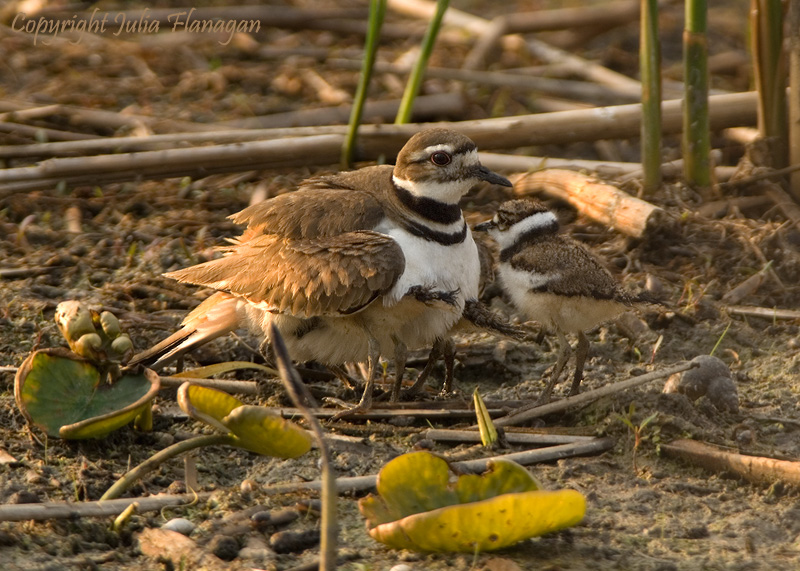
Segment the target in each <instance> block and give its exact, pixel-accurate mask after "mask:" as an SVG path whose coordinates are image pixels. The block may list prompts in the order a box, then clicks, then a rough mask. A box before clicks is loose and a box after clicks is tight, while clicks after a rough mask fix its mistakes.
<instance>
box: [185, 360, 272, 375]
mask: <svg viewBox="0 0 800 571" xmlns="http://www.w3.org/2000/svg"><path fill="white" fill-rule="evenodd" d="M241 369H256V370H258V371H264V372H265V373H269V374H270V375H275V376H278V371H276V370H275V369H273V368H272V367H266V366H264V365H261V364H259V363H251V362H249V361H227V362H225V363H215V364H213V365H206V366H205V367H197V368H194V369H191V370H189V371H182V372H180V373H176V374H174V375H173V377H186V378H189V379H210V378H211V377H213V376H214V375H221V374H222V373H229V372H231V371H239V370H241Z"/></svg>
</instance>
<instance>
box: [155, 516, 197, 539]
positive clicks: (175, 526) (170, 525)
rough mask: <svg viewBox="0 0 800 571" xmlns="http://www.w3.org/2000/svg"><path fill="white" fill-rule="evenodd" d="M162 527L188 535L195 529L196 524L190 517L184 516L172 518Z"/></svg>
mask: <svg viewBox="0 0 800 571" xmlns="http://www.w3.org/2000/svg"><path fill="white" fill-rule="evenodd" d="M161 527H162V528H163V529H168V530H170V531H177V532H178V533H180V534H183V535H185V536H187V537H188V536H189V535H191V533H192V532H193V531H194V524H193V523H192V522H190V521H189V520H188V519H186V518H182V517H175V518H172V519H171V520H169V521H168V522H167V523H165V524H164V525H162V526H161Z"/></svg>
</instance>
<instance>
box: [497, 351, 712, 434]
mask: <svg viewBox="0 0 800 571" xmlns="http://www.w3.org/2000/svg"><path fill="white" fill-rule="evenodd" d="M696 366H697V365H696V364H695V363H691V362H687V363H681V364H680V365H675V366H674V367H668V368H666V369H660V370H658V371H653V372H652V373H647V374H644V375H639V376H638V377H633V378H631V379H628V380H627V381H619V382H616V383H612V384H610V385H606V386H604V387H600V388H599V389H594V390H591V391H586V392H585V393H581V394H579V395H575V396H573V397H567V398H565V399H562V400H560V401H556V402H551V403H548V404H545V405H541V406H533V407H530V408H522V409H520V410H516V411H514V412H512V413H511V414H509V415H507V416H504V417H502V418H498V419H497V420H495V421H494V424H495V426H510V425H514V424H520V423H522V422H527V421H528V420H532V419H534V418H539V417H541V416H545V415H548V414H553V413H556V412H563V411H565V410H567V409H570V408H573V407H579V406H585V405H587V404H589V403H590V402H594V401H596V400H597V399H599V398H602V397H605V396H609V395H613V394H616V393H619V392H622V391H625V390H628V389H630V388H633V387H638V386H639V385H643V384H645V383H649V382H652V381H657V380H659V379H665V378H667V377H669V376H670V375H674V374H675V373H680V372H683V371H688V370H689V369H692V368H694V367H696Z"/></svg>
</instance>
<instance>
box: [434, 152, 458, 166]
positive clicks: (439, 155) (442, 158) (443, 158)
mask: <svg viewBox="0 0 800 571" xmlns="http://www.w3.org/2000/svg"><path fill="white" fill-rule="evenodd" d="M451 160H453V159H452V157H451V156H450V154H449V153H445V152H444V151H436V152H435V153H433V154H432V155H431V162H432V163H433V164H435V165H436V166H440V167H443V166H444V165H447V164H450V161H451Z"/></svg>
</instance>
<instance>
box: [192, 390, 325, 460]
mask: <svg viewBox="0 0 800 571" xmlns="http://www.w3.org/2000/svg"><path fill="white" fill-rule="evenodd" d="M178 404H179V405H180V407H181V409H183V411H184V412H186V414H188V415H189V416H191V417H192V418H196V419H197V420H201V421H203V422H205V423H207V424H210V425H211V426H213V427H215V428H217V429H218V430H221V431H222V432H226V433H230V434H232V435H233V436H234V437H235V444H236V445H237V446H239V447H241V448H246V449H247V450H250V451H252V452H256V453H258V454H263V455H264V456H276V457H279V458H296V457H298V456H302V455H303V454H305V453H306V452H308V451H309V450H310V449H311V435H309V433H308V432H306V431H305V430H303V429H302V428H300V427H299V426H298V425H296V424H295V423H293V422H291V421H289V420H287V419H285V418H282V417H281V416H280V415H278V414H277V413H275V412H273V411H271V410H269V409H268V408H265V407H263V406H250V405H245V404H244V403H243V402H242V401H240V400H239V399H237V398H236V397H233V396H231V395H229V394H228V393H226V392H224V391H220V390H217V389H212V388H210V387H202V386H200V385H193V384H192V383H189V382H186V383H183V384H182V385H181V386H180V388H179V389H178Z"/></svg>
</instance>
